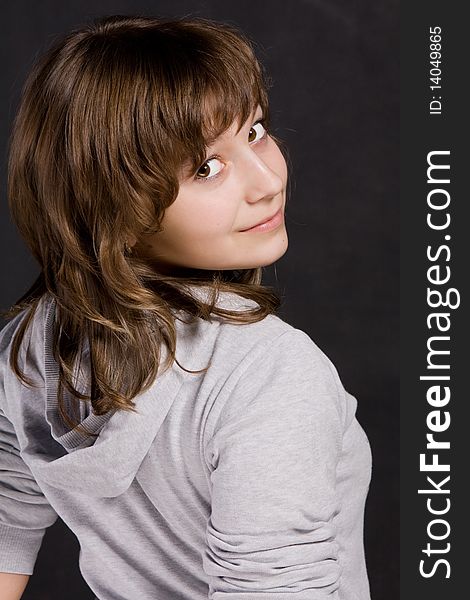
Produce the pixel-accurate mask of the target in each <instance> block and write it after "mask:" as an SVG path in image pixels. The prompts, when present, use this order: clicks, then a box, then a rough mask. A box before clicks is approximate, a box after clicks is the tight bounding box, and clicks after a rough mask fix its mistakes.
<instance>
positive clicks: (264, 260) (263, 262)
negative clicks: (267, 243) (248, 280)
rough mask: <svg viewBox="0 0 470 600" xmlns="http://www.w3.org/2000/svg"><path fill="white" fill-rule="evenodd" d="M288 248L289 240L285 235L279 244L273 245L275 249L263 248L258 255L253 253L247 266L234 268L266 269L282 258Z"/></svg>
mask: <svg viewBox="0 0 470 600" xmlns="http://www.w3.org/2000/svg"><path fill="white" fill-rule="evenodd" d="M288 246H289V240H288V238H287V234H286V235H284V236H283V237H282V239H281V240H280V242H279V243H277V244H276V245H275V247H271V248H265V249H264V251H261V250H260V252H259V253H258V252H253V253H252V256H251V257H250V261H249V263H248V264H246V265H243V266H239V267H235V268H237V269H257V268H258V267H268V266H269V265H272V264H273V263H275V262H276V261H277V260H279V259H280V258H282V257H283V256H284V254H285V253H286V251H287V248H288Z"/></svg>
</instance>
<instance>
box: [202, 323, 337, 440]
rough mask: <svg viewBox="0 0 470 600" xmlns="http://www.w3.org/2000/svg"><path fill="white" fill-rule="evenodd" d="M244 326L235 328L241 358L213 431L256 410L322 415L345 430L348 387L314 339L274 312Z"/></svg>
mask: <svg viewBox="0 0 470 600" xmlns="http://www.w3.org/2000/svg"><path fill="white" fill-rule="evenodd" d="M255 326H257V327H255ZM240 329H241V330H242V331H244V333H242V332H235V331H232V330H230V336H232V339H236V341H237V343H236V344H235V346H234V349H235V348H236V352H238V354H239V360H237V363H236V365H235V366H234V367H233V368H232V369H231V370H230V372H229V373H228V374H227V376H226V377H224V385H223V386H222V388H221V389H219V390H218V392H219V393H218V407H217V409H216V410H215V411H214V414H213V416H212V420H213V428H212V432H214V431H215V430H217V429H218V428H219V427H221V426H223V425H224V424H227V423H230V422H232V421H236V420H237V419H238V418H239V415H243V414H244V413H245V414H248V412H251V413H252V414H256V415H258V418H259V419H260V420H263V419H264V418H266V416H267V415H268V414H271V415H273V414H277V415H278V417H277V418H279V419H283V418H285V417H286V416H287V415H289V418H297V417H296V415H297V416H298V418H303V417H305V418H317V419H321V420H322V421H324V422H326V423H330V425H331V428H332V429H334V430H336V431H337V434H338V435H340V432H341V431H342V430H344V425H345V422H346V419H347V410H348V409H347V398H346V392H345V390H344V387H343V385H342V383H341V380H340V377H339V375H338V372H337V370H336V368H335V366H334V364H333V362H332V361H331V360H330V358H329V357H328V356H327V355H326V354H325V352H323V351H322V350H321V349H320V347H319V346H318V345H317V344H316V343H315V342H314V341H313V339H312V338H311V337H310V336H309V335H308V334H307V333H306V332H305V331H303V330H301V329H297V328H295V327H293V326H292V325H290V324H288V323H286V322H285V321H283V320H281V319H279V318H278V317H275V316H272V315H270V316H269V317H267V318H266V319H264V320H263V322H260V323H255V324H253V325H248V326H246V327H244V328H240ZM250 332H251V334H250ZM250 335H251V337H250ZM243 336H247V337H250V339H244V337H243Z"/></svg>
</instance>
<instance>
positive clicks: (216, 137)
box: [206, 104, 262, 150]
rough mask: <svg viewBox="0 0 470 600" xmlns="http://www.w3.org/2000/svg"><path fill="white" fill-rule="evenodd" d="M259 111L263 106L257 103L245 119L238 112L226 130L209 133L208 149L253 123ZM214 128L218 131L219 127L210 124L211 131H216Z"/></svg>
mask: <svg viewBox="0 0 470 600" xmlns="http://www.w3.org/2000/svg"><path fill="white" fill-rule="evenodd" d="M258 113H260V114H261V113H262V108H261V106H260V105H259V104H256V105H255V106H254V107H253V108H252V110H251V112H250V114H249V115H248V117H247V118H246V119H245V121H243V115H242V114H238V115H237V116H236V117H235V119H234V120H233V122H232V123H231V124H230V125H229V127H228V128H227V129H225V130H224V131H222V132H220V133H219V132H218V133H216V134H212V136H211V135H210V134H209V135H208V139H207V141H206V149H207V150H210V149H211V148H212V147H214V146H215V145H217V144H218V143H219V142H220V141H222V140H224V139H229V138H231V137H234V136H235V135H237V134H238V133H239V132H240V131H241V129H242V128H243V126H244V125H245V124H251V122H252V121H253V120H254V119H255V118H256V116H257V114H258ZM214 130H216V131H217V127H216V126H214V125H212V126H210V128H209V132H210V131H214Z"/></svg>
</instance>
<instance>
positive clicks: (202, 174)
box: [196, 156, 222, 179]
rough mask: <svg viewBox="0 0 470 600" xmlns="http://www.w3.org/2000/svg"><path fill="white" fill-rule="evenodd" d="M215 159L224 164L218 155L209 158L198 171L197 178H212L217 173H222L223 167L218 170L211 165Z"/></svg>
mask: <svg viewBox="0 0 470 600" xmlns="http://www.w3.org/2000/svg"><path fill="white" fill-rule="evenodd" d="M213 161H216V162H218V163H220V164H222V163H221V161H220V160H219V159H218V158H217V156H213V157H212V158H208V159H207V160H206V162H205V163H204V164H203V165H201V166H200V167H199V169H198V170H197V171H196V178H197V179H212V177H215V176H216V175H218V174H219V173H220V171H221V170H222V168H220V169H219V170H218V171H216V170H214V168H213V167H211V163H212V162H213Z"/></svg>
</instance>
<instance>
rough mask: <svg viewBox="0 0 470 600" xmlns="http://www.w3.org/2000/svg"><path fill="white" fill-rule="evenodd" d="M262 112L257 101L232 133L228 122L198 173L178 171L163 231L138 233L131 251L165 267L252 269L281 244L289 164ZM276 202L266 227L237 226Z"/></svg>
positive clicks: (281, 249)
mask: <svg viewBox="0 0 470 600" xmlns="http://www.w3.org/2000/svg"><path fill="white" fill-rule="evenodd" d="M261 118H262V111H261V108H260V107H259V106H258V107H257V109H256V111H255V113H254V114H253V115H252V116H251V117H250V118H249V119H248V120H247V121H246V122H245V123H244V124H243V127H242V128H241V130H240V131H239V132H238V134H235V131H236V124H235V123H234V124H232V126H231V127H230V129H229V130H228V131H226V132H225V133H224V134H223V135H221V136H219V137H218V138H217V139H216V141H215V142H214V143H213V144H212V146H211V147H210V148H209V153H208V155H207V156H208V158H207V160H206V162H205V163H204V164H203V165H201V167H200V168H199V169H198V171H197V173H196V174H194V173H189V174H188V173H186V174H185V176H184V177H182V178H181V182H180V189H179V193H178V196H177V198H176V200H175V201H174V202H173V204H171V205H170V206H169V207H168V208H167V209H166V211H165V214H164V217H163V221H162V228H163V229H162V231H159V232H158V233H155V234H151V235H148V236H144V237H143V238H142V239H140V240H138V242H137V244H136V245H135V247H134V248H133V252H136V253H137V254H138V255H139V256H144V257H145V258H147V259H149V260H150V262H151V263H152V265H154V266H155V268H156V269H157V270H159V271H162V272H167V273H170V274H171V270H172V267H173V268H174V267H189V268H194V269H214V270H225V269H252V268H256V267H261V266H266V265H269V264H271V263H273V262H275V261H276V260H277V259H278V258H280V257H281V256H282V255H283V254H284V253H285V252H286V250H287V245H288V239H287V231H286V228H285V223H284V208H285V202H286V185H287V165H286V162H285V160H284V157H283V155H282V153H281V151H280V149H279V147H278V146H277V144H276V143H275V142H274V140H273V139H272V138H271V137H270V136H269V135H268V134H267V132H266V130H265V129H264V127H263V124H262V122H260V119H261ZM279 210H280V212H281V214H280V216H281V218H280V219H279V218H278V219H277V220H274V222H273V223H271V224H269V226H268V227H266V226H265V227H262V228H258V229H253V230H251V231H250V230H248V231H243V230H246V229H248V228H250V227H253V226H254V225H257V224H259V223H261V222H263V221H266V220H268V219H269V218H270V217H272V216H273V215H274V214H275V213H277V212H278V211H279ZM131 241H133V240H131Z"/></svg>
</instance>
